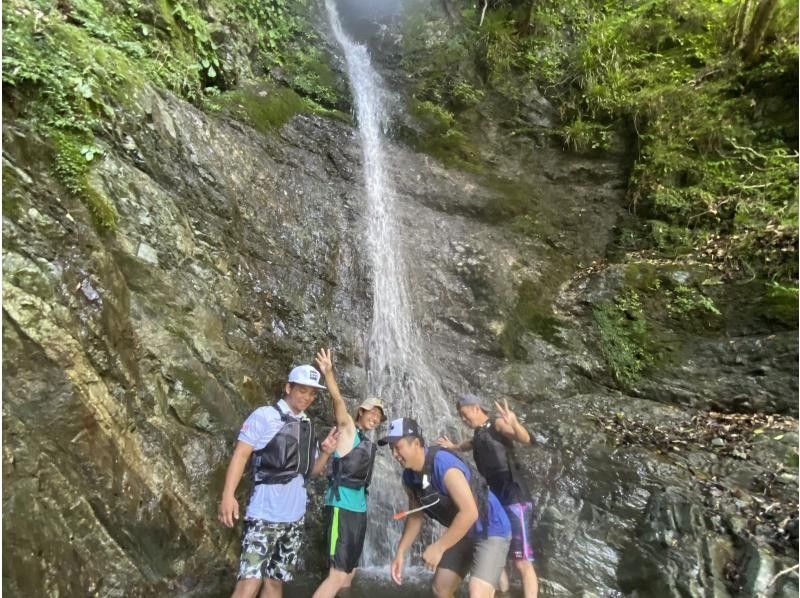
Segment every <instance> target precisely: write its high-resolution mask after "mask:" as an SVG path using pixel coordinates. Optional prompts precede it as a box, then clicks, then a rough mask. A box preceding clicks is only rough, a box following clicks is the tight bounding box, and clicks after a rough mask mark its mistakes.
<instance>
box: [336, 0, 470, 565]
mask: <svg viewBox="0 0 800 598" xmlns="http://www.w3.org/2000/svg"><path fill="white" fill-rule="evenodd" d="M326 7H327V10H328V15H329V18H330V23H331V27H332V29H333V33H334V35H335V37H336V40H337V41H338V43H339V44H340V45H341V47H342V49H343V50H344V56H345V61H346V65H347V74H348V78H349V81H350V87H351V90H352V93H353V98H354V100H355V110H356V119H357V122H358V132H359V138H360V143H361V151H362V159H363V164H364V187H365V195H366V198H365V199H366V216H365V222H364V223H363V225H364V226H365V228H366V232H367V243H368V251H369V256H370V260H371V266H372V274H373V306H372V307H373V316H372V326H371V329H370V332H369V343H368V356H369V357H368V363H367V383H368V388H367V391H368V394H369V395H373V396H379V397H381V398H382V399H384V401H385V402H386V403H387V405H388V410H389V413H388V416H389V417H390V418H394V417H400V416H407V417H413V418H414V419H416V420H417V421H418V422H419V424H420V426H421V428H422V432H423V435H424V436H425V437H426V440H428V441H431V440H434V439H435V438H436V435H437V434H438V433H439V431H440V430H442V429H443V422H447V421H449V420H452V419H453V417H454V416H453V413H452V408H451V406H450V405H449V403H448V402H447V401H446V396H447V395H446V394H445V392H444V391H443V389H442V385H441V382H440V379H439V378H438V377H437V376H436V375H435V374H434V372H432V371H431V368H430V367H429V366H428V365H427V364H426V362H425V361H424V356H426V355H428V351H427V350H426V347H425V344H424V341H423V339H422V338H421V335H420V334H419V331H418V330H417V328H416V327H415V325H414V318H413V313H412V306H411V302H410V300H409V293H408V289H407V277H406V268H405V264H404V260H403V255H402V246H403V244H402V242H401V239H400V237H399V232H398V227H397V217H396V208H397V206H396V201H395V199H396V193H395V190H394V187H393V185H392V181H391V176H390V175H389V173H388V172H387V168H386V148H385V139H384V131H385V130H386V124H387V116H388V114H387V102H386V98H387V94H386V91H385V88H384V87H383V82H382V81H381V78H380V76H379V75H378V73H377V72H376V71H375V69H374V68H373V67H372V64H371V61H370V56H369V53H368V52H367V48H366V47H365V46H363V45H361V44H357V43H355V42H353V41H352V40H351V39H350V38H349V37H348V36H347V34H346V33H345V32H344V30H343V28H342V24H341V21H340V20H339V15H338V13H337V10H336V6H335V4H334V1H333V0H326ZM399 473H400V469H399V466H398V465H397V464H396V463H394V461H393V460H392V459H391V456H390V455H389V454H388V449H383V450H382V451H380V452H379V458H378V459H377V460H376V465H375V472H374V475H373V482H372V485H371V486H370V495H369V522H370V523H369V527H368V531H367V540H366V545H365V547H364V556H363V560H364V564H365V565H366V566H367V567H385V566H386V565H387V564H388V563H389V562H390V561H391V558H392V556H393V555H394V549H395V547H396V546H397V543H398V541H399V538H400V533H401V531H402V524H401V523H399V522H395V521H393V520H392V513H393V512H395V511H396V510H401V509H403V508H405V506H406V498H405V494H404V492H403V491H402V489H401V486H400V481H399Z"/></svg>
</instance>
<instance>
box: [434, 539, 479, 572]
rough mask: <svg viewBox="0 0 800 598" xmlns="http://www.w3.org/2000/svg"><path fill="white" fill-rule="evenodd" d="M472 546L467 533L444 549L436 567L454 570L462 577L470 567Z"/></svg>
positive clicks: (471, 540)
mask: <svg viewBox="0 0 800 598" xmlns="http://www.w3.org/2000/svg"><path fill="white" fill-rule="evenodd" d="M474 548H475V543H474V541H473V539H472V538H470V536H469V534H467V535H466V536H464V537H463V538H461V539H460V540H459V541H458V542H456V543H455V544H453V545H452V546H451V547H450V548H448V549H447V550H445V551H444V554H443V555H442V559H441V560H440V561H439V567H438V568H439V569H448V570H449V571H454V572H455V573H457V574H458V576H459V577H460V578H461V579H464V578H465V577H466V576H467V573H469V570H470V568H471V567H472V551H473V550H474Z"/></svg>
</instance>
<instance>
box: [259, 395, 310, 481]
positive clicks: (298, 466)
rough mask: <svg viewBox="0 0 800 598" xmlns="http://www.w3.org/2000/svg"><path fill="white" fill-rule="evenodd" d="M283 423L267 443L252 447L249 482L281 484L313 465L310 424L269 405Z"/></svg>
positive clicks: (307, 472) (301, 473)
mask: <svg viewBox="0 0 800 598" xmlns="http://www.w3.org/2000/svg"><path fill="white" fill-rule="evenodd" d="M272 408H273V409H275V410H276V411H277V412H278V413H279V414H280V416H281V422H283V426H282V427H281V429H280V430H278V433H277V434H275V436H273V437H272V439H271V440H270V441H269V442H268V443H267V445H266V446H265V447H264V448H262V449H259V450H257V451H253V456H252V470H253V484H254V485H258V484H285V483H287V482H289V481H290V480H292V479H293V478H295V477H297V476H299V475H302V476H305V477H306V478H307V477H308V474H309V473H311V468H312V467H313V465H314V443H315V440H316V437H315V435H314V424H313V423H312V422H311V420H309V419H297V418H295V417H292V416H291V415H289V414H288V413H284V412H283V411H282V410H281V408H280V407H279V406H278V405H277V404H275V405H272Z"/></svg>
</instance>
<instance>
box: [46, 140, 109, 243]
mask: <svg viewBox="0 0 800 598" xmlns="http://www.w3.org/2000/svg"><path fill="white" fill-rule="evenodd" d="M53 141H54V144H55V148H56V155H55V173H56V176H57V177H58V179H59V180H60V181H61V182H62V184H63V185H64V187H65V188H66V189H67V191H69V192H70V193H71V194H72V195H73V196H75V197H77V198H78V199H80V200H81V201H82V202H83V203H84V205H85V206H86V208H87V209H88V210H89V212H90V213H91V215H92V220H93V221H94V224H95V226H96V227H97V229H98V230H100V231H113V230H114V229H115V228H116V224H117V210H116V208H114V206H113V204H111V202H110V201H109V199H108V198H107V197H106V196H105V195H103V194H101V193H100V192H98V191H97V190H96V189H94V188H93V187H92V186H91V185H90V184H89V165H90V163H91V162H92V160H93V159H94V158H95V156H96V155H98V154H101V153H102V150H100V149H99V148H97V147H95V146H94V145H93V144H92V143H91V138H90V137H89V136H88V135H84V136H78V135H70V134H67V133H62V132H58V133H55V134H54V135H53Z"/></svg>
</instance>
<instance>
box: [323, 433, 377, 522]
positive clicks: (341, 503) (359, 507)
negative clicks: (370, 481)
mask: <svg viewBox="0 0 800 598" xmlns="http://www.w3.org/2000/svg"><path fill="white" fill-rule="evenodd" d="M359 444H361V438H360V437H359V435H358V431H356V435H355V438H354V439H353V448H356V447H357V446H358V445H359ZM350 450H352V449H350ZM333 456H334V457H338V456H339V451H334V453H333ZM325 504H326V505H328V506H331V507H339V508H340V509H346V510H348V511H354V512H356V513H364V512H365V511H366V510H367V489H366V488H364V487H363V486H362V487H361V488H346V487H345V486H339V500H336V495H335V494H334V493H333V487H332V486H331V485H330V484H328V490H327V492H325Z"/></svg>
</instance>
